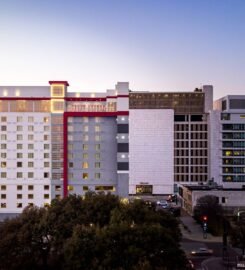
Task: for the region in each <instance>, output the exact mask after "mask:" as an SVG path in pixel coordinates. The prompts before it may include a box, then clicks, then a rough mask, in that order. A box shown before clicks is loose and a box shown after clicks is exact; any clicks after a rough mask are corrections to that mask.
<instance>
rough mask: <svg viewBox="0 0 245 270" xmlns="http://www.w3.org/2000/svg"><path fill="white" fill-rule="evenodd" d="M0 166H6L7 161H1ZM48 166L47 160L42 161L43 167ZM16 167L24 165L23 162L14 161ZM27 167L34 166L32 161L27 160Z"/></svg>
mask: <svg viewBox="0 0 245 270" xmlns="http://www.w3.org/2000/svg"><path fill="white" fill-rule="evenodd" d="M0 166H1V168H7V162H6V161H1V163H0ZM49 166H50V164H49V162H44V163H43V167H45V168H49ZM16 167H17V168H20V167H24V166H23V162H21V161H18V162H17V163H16ZM27 167H29V168H33V167H34V162H32V161H29V162H27Z"/></svg>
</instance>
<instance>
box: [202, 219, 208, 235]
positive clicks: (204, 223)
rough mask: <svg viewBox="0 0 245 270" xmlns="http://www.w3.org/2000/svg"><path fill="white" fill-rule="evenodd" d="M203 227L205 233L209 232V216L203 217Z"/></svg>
mask: <svg viewBox="0 0 245 270" xmlns="http://www.w3.org/2000/svg"><path fill="white" fill-rule="evenodd" d="M202 226H203V231H204V232H207V230H208V216H202Z"/></svg>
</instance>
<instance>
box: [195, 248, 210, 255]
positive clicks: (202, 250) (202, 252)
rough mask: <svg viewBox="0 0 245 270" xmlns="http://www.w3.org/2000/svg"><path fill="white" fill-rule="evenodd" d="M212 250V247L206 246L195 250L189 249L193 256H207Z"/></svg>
mask: <svg viewBox="0 0 245 270" xmlns="http://www.w3.org/2000/svg"><path fill="white" fill-rule="evenodd" d="M213 253H214V252H213V250H212V249H207V248H204V247H201V248H199V249H197V250H192V251H191V255H193V256H209V255H212V254H213Z"/></svg>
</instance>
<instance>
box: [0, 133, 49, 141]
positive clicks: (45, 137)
mask: <svg viewBox="0 0 245 270" xmlns="http://www.w3.org/2000/svg"><path fill="white" fill-rule="evenodd" d="M24 137H26V136H25V135H23V134H17V135H16V140H17V141H22V140H23V138H24ZM8 138H9V136H8V135H7V134H1V136H0V139H1V141H6V140H7V139H8ZM25 139H26V138H25ZM49 139H50V136H49V135H43V140H44V141H48V140H49ZM27 140H28V141H33V140H34V135H33V134H28V135H27Z"/></svg>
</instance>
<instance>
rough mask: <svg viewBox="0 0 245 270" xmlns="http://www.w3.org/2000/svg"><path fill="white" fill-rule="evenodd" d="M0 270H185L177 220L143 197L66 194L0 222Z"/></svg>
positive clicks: (184, 259)
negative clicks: (126, 198) (127, 200)
mask: <svg viewBox="0 0 245 270" xmlns="http://www.w3.org/2000/svg"><path fill="white" fill-rule="evenodd" d="M0 239H1V241H0V260H1V269H3V270H5V269H25V270H28V269H37V270H38V269H74V270H76V269H90V270H93V269H94V270H95V269H97V270H106V269H108V270H109V269H115V270H123V269H126V270H127V269H128V270H130V269H132V270H136V269H141V270H144V269H145V270H150V269H158V270H160V269H164V270H167V269H171V270H174V269H176V270H177V269H183V270H184V269H185V265H186V263H187V261H186V258H185V255H184V253H183V251H182V250H181V249H180V245H179V242H180V240H181V233H180V230H179V227H178V222H177V220H176V219H175V218H174V217H173V216H171V215H170V214H168V213H166V212H164V211H154V209H149V208H148V207H147V206H146V205H145V203H144V202H143V201H138V200H137V201H134V202H130V203H127V204H125V203H122V202H121V201H120V199H119V198H118V197H117V196H114V195H111V194H95V193H91V192H89V193H87V194H86V195H85V197H79V196H77V195H70V196H68V197H66V198H64V199H62V200H54V201H52V203H51V205H50V207H48V208H38V207H28V208H26V209H25V210H24V211H23V213H22V214H20V215H19V216H17V217H15V218H13V219H11V220H6V221H4V222H3V223H1V224H0Z"/></svg>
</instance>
